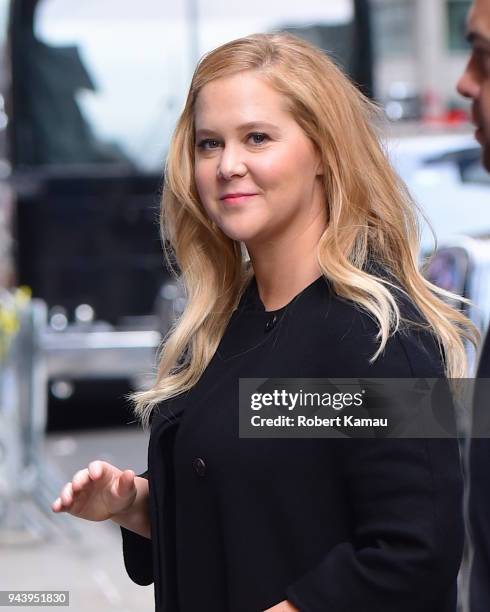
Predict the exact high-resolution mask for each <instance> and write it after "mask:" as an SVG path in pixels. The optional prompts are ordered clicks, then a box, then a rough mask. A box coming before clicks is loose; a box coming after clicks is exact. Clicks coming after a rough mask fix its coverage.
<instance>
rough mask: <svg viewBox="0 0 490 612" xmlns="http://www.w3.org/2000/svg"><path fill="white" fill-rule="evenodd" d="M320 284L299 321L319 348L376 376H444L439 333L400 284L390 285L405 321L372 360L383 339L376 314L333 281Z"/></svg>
mask: <svg viewBox="0 0 490 612" xmlns="http://www.w3.org/2000/svg"><path fill="white" fill-rule="evenodd" d="M316 289H317V290H316V291H315V292H313V293H311V294H309V295H308V298H309V299H307V300H303V301H302V303H298V305H297V306H298V314H299V315H300V316H299V317H296V321H297V324H299V326H300V328H301V334H302V335H303V336H304V337H305V338H307V339H308V341H309V342H311V345H312V347H314V350H316V351H318V352H320V353H321V352H323V351H326V352H328V353H329V354H332V355H333V356H335V359H336V363H337V364H339V367H341V368H347V367H348V369H349V370H355V371H359V372H362V374H360V375H363V376H364V375H367V376H373V377H375V376H379V377H384V376H386V377H393V376H398V377H413V376H416V377H426V378H430V377H434V378H439V377H442V376H444V364H443V359H442V355H441V352H440V349H439V345H438V343H437V340H436V337H435V335H434V333H433V331H432V330H431V328H430V326H429V324H428V323H427V322H426V321H425V319H424V317H423V316H422V314H421V312H420V310H419V309H418V308H417V306H416V304H415V302H414V301H413V299H412V298H411V297H410V296H409V295H408V294H407V293H406V292H404V291H403V290H402V289H401V288H399V287H397V286H396V285H395V286H393V287H392V286H388V289H389V290H390V292H391V295H392V296H393V297H394V299H395V301H396V303H397V306H398V309H399V313H400V324H399V326H398V329H397V330H396V331H392V333H391V334H390V336H389V337H388V340H387V342H386V345H385V347H384V350H383V352H382V353H381V354H380V355H379V356H378V358H377V359H376V360H375V361H374V362H373V363H372V364H370V360H371V358H372V357H373V355H374V354H375V353H376V351H377V350H378V348H379V343H380V339H379V338H378V332H379V325H378V322H377V320H376V319H375V318H374V316H373V315H372V314H371V313H370V312H369V311H368V310H367V309H366V308H364V307H363V306H361V305H359V304H357V303H355V302H354V301H352V300H348V299H345V298H343V297H341V296H339V295H337V294H336V293H335V291H334V289H333V287H332V285H331V283H330V282H328V281H326V282H325V283H324V284H323V285H321V284H319V285H318V286H317V287H316ZM353 375H355V374H353Z"/></svg>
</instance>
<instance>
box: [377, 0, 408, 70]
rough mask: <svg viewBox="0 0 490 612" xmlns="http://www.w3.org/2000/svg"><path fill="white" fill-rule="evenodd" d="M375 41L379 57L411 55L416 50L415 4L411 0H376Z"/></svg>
mask: <svg viewBox="0 0 490 612" xmlns="http://www.w3.org/2000/svg"><path fill="white" fill-rule="evenodd" d="M372 19H373V43H374V45H375V51H376V55H377V57H378V58H390V57H393V56H410V55H413V53H414V50H415V41H414V32H415V4H414V2H412V1H410V0H375V2H374V3H373V13H372Z"/></svg>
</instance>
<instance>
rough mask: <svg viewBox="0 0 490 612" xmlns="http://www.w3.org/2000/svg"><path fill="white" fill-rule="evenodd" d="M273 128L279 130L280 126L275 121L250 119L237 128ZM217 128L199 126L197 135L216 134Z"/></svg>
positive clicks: (239, 129)
mask: <svg viewBox="0 0 490 612" xmlns="http://www.w3.org/2000/svg"><path fill="white" fill-rule="evenodd" d="M254 128H256V129H269V130H270V129H272V130H279V126H277V125H274V123H269V122H268V121H248V122H247V123H241V124H240V125H238V126H237V130H238V131H241V130H250V129H254ZM216 133H217V131H216V130H211V129H209V128H199V129H198V130H196V136H205V135H208V134H211V135H212V134H216Z"/></svg>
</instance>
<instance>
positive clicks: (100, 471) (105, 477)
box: [51, 461, 137, 521]
mask: <svg viewBox="0 0 490 612" xmlns="http://www.w3.org/2000/svg"><path fill="white" fill-rule="evenodd" d="M134 479H135V475H134V472H133V471H132V470H124V471H121V470H119V469H118V468H117V467H114V466H113V465H111V464H110V463H107V462H106V461H92V462H91V463H89V465H88V468H85V469H84V470H79V471H78V472H77V473H76V474H75V475H74V476H73V478H72V480H71V482H67V483H66V485H65V486H64V487H63V489H62V490H61V493H60V496H59V497H58V498H57V499H56V500H55V501H54V502H53V503H52V505H51V508H52V510H53V512H68V513H69V514H72V515H73V516H77V517H79V518H83V519H86V520H88V521H105V520H106V519H109V518H111V517H112V516H114V515H115V514H118V513H121V512H125V511H127V510H128V509H129V508H130V507H131V506H132V504H133V502H134V501H135V499H136V494H137V489H136V485H135V481H134Z"/></svg>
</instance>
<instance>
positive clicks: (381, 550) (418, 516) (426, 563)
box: [286, 439, 463, 612]
mask: <svg viewBox="0 0 490 612" xmlns="http://www.w3.org/2000/svg"><path fill="white" fill-rule="evenodd" d="M339 442H340V443H342V444H341V445H340V447H339V454H338V459H337V462H336V469H338V470H339V474H341V475H342V480H343V481H344V482H345V486H346V492H347V495H348V497H349V500H350V506H351V508H352V521H353V536H352V538H351V539H350V540H349V541H345V542H341V543H339V544H338V545H337V546H335V547H334V548H333V549H332V550H330V551H329V552H327V553H326V554H325V556H324V558H323V559H322V560H321V561H320V562H319V563H318V564H317V565H316V566H315V567H312V568H311V570H310V571H309V572H307V573H306V574H305V575H303V576H302V577H300V578H299V579H298V580H297V581H295V583H294V584H291V585H290V586H289V588H288V589H287V590H286V595H287V599H288V600H289V601H290V602H292V603H293V604H294V605H295V606H297V607H298V608H299V609H300V610H308V612H325V611H326V610H329V611H330V610H332V611H334V610H335V611H337V610H342V611H344V610H345V611H351V610H352V611H354V610H362V611H363V612H393V610H397V612H422V611H424V612H426V611H428V610H431V611H433V612H436V611H437V612H443V611H444V612H446V611H447V610H456V607H455V606H456V604H455V597H456V589H455V585H456V576H457V573H458V569H459V566H460V562H461V557H462V545H463V519H462V482H461V472H460V464H459V453H458V448H457V441H456V440H448V439H445V440H443V439H441V440H437V439H432V440H422V439H420V440H409V439H384V440H383V439H381V440H360V439H357V440H356V439H353V440H341V441H339Z"/></svg>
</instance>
